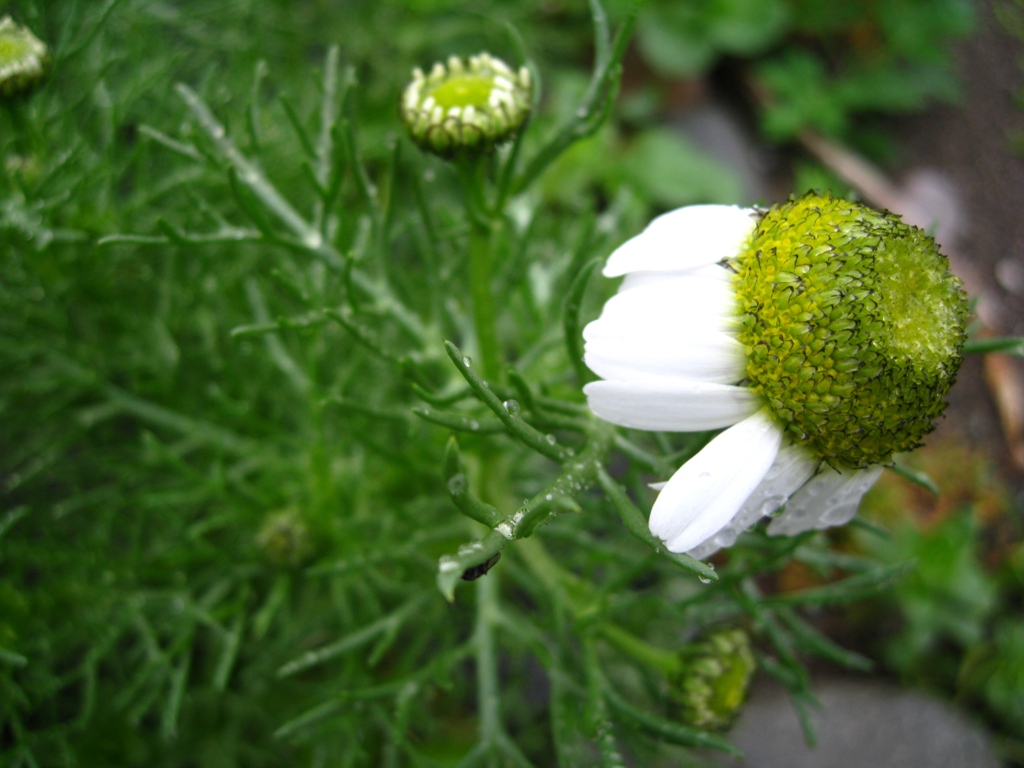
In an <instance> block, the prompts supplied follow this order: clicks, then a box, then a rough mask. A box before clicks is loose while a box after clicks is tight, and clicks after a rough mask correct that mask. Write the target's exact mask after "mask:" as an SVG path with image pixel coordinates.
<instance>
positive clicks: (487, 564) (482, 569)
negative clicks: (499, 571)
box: [462, 552, 501, 581]
mask: <svg viewBox="0 0 1024 768" xmlns="http://www.w3.org/2000/svg"><path fill="white" fill-rule="evenodd" d="M499 560H501V552H495V553H494V554H493V555H492V556H491V557H489V558H487V560H485V561H484V562H482V563H480V565H474V566H473V567H472V568H467V569H466V570H464V571H463V572H462V580H463V581H476V580H477V579H479V578H480V577H481V576H483V575H484V574H485V573H487V572H488V571H489V570H491V568H493V567H494V564H495V563H497V562H498V561H499Z"/></svg>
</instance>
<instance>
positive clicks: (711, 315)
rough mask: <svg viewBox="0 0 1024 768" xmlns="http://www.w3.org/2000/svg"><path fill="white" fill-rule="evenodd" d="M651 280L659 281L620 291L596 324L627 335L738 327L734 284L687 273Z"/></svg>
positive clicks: (602, 312) (607, 305)
mask: <svg viewBox="0 0 1024 768" xmlns="http://www.w3.org/2000/svg"><path fill="white" fill-rule="evenodd" d="M716 269H717V267H716ZM630 277H632V276H630ZM649 277H651V278H655V277H656V278H657V280H656V281H654V280H652V281H650V282H645V283H643V284H641V285H637V286H636V287H630V288H627V289H625V290H620V291H619V292H618V293H617V294H615V295H614V296H612V297H611V298H610V299H608V301H607V302H605V305H604V308H603V309H602V310H601V316H600V317H599V318H598V319H597V320H595V321H594V323H599V324H600V325H608V326H611V327H613V328H615V329H616V332H618V333H620V334H623V335H626V334H636V333H643V332H646V331H648V330H649V329H650V328H652V327H655V326H658V325H662V326H664V327H665V328H666V329H670V330H679V329H681V328H687V327H692V326H698V325H699V326H701V327H702V328H707V329H713V330H721V331H725V330H731V329H732V327H733V326H734V324H735V320H734V318H735V317H736V293H735V291H734V289H733V287H732V283H731V282H730V281H728V280H721V279H714V278H709V277H696V276H692V275H688V274H686V273H685V272H684V273H679V272H666V273H661V274H657V275H655V274H650V275H649ZM631 282H632V281H631ZM594 323H590V325H593V324H594ZM588 327H589V326H588ZM584 335H586V331H584Z"/></svg>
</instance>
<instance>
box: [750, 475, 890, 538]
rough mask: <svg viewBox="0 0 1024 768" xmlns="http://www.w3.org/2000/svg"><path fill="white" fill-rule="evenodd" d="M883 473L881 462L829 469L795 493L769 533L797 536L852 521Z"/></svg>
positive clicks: (773, 521)
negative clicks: (868, 465) (864, 498)
mask: <svg viewBox="0 0 1024 768" xmlns="http://www.w3.org/2000/svg"><path fill="white" fill-rule="evenodd" d="M880 474H882V467H881V466H880V465H876V466H874V467H868V468H867V469H856V470H846V471H844V472H841V473H840V472H836V471H835V470H834V469H827V470H825V471H824V472H822V473H820V474H819V475H818V476H817V477H815V478H813V479H812V480H811V481H810V482H808V483H807V484H806V485H805V486H804V487H803V488H801V489H800V490H799V491H797V492H796V493H794V494H793V496H792V497H791V498H790V500H789V502H788V503H787V504H786V509H785V510H784V511H783V513H782V514H781V515H779V516H778V517H777V518H775V519H774V520H772V524H771V525H769V526H768V533H769V534H770V535H772V536H784V535H785V536H793V535H795V534H797V533H803V532H804V531H809V530H811V529H813V528H817V529H822V528H828V527H829V526H833V525H843V524H844V523H848V522H850V520H851V519H852V518H853V516H854V515H855V514H857V507H859V506H860V500H861V498H862V497H863V496H864V494H865V493H867V492H868V490H869V489H870V488H871V486H872V485H874V484H875V481H876V480H877V479H878V476H879V475H880Z"/></svg>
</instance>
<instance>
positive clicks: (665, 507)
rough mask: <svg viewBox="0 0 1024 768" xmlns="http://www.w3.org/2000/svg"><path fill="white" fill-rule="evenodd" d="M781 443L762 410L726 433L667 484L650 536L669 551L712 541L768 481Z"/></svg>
mask: <svg viewBox="0 0 1024 768" xmlns="http://www.w3.org/2000/svg"><path fill="white" fill-rule="evenodd" d="M781 444H782V430H781V429H779V427H778V426H777V425H776V424H775V422H774V421H773V420H772V418H771V416H769V415H768V414H767V412H765V411H764V410H761V411H758V412H757V413H755V414H754V415H753V416H750V417H749V418H746V419H744V420H743V421H741V422H740V423H739V424H736V425H735V426H733V427H730V428H729V429H727V430H725V432H723V433H722V434H720V435H719V436H718V437H716V438H715V439H714V440H712V441H711V442H710V443H708V444H707V445H706V446H704V448H703V449H702V450H701V451H700V453H698V454H697V455H696V456H694V457H693V458H692V459H690V460H689V461H688V462H686V463H685V464H684V465H683V466H682V467H680V468H679V470H678V471H677V472H676V473H675V474H674V475H672V477H671V479H669V481H668V485H666V486H665V489H664V490H663V491H662V492H661V493H660V494H659V495H658V498H657V500H656V501H655V502H654V508H653V509H652V510H651V519H650V521H649V525H650V528H651V533H653V534H654V535H655V536H657V537H658V538H660V539H661V540H662V541H664V542H665V546H666V547H667V548H668V550H669V551H670V552H687V551H689V550H691V549H694V548H695V547H697V546H698V545H700V544H702V543H703V542H704V541H705V540H707V539H708V538H710V537H712V536H714V535H715V534H716V533H718V532H719V531H720V530H721V529H722V528H723V527H725V526H726V525H727V524H728V523H729V521H730V520H732V518H733V517H734V516H735V515H736V513H737V512H738V511H739V510H740V508H741V507H742V506H743V504H744V502H746V500H747V498H748V497H749V496H750V494H751V493H753V492H754V489H756V488H757V486H758V485H759V484H760V483H761V481H762V480H763V479H764V477H765V475H766V474H767V473H768V470H769V469H770V468H771V466H772V463H773V462H774V461H775V457H776V456H777V455H778V452H779V446H780V445H781Z"/></svg>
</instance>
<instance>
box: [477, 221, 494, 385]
mask: <svg viewBox="0 0 1024 768" xmlns="http://www.w3.org/2000/svg"><path fill="white" fill-rule="evenodd" d="M491 234H492V229H491V228H490V227H489V226H487V224H485V223H484V222H478V221H471V222H470V230H469V287H470V293H471V295H472V299H473V325H474V326H475V328H476V336H477V343H478V345H479V347H480V354H481V357H482V360H481V368H482V370H483V374H484V376H485V377H486V378H488V379H492V380H497V379H498V378H499V376H500V374H501V348H500V347H499V346H498V330H497V326H496V324H495V320H494V296H493V295H492V293H491Z"/></svg>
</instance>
